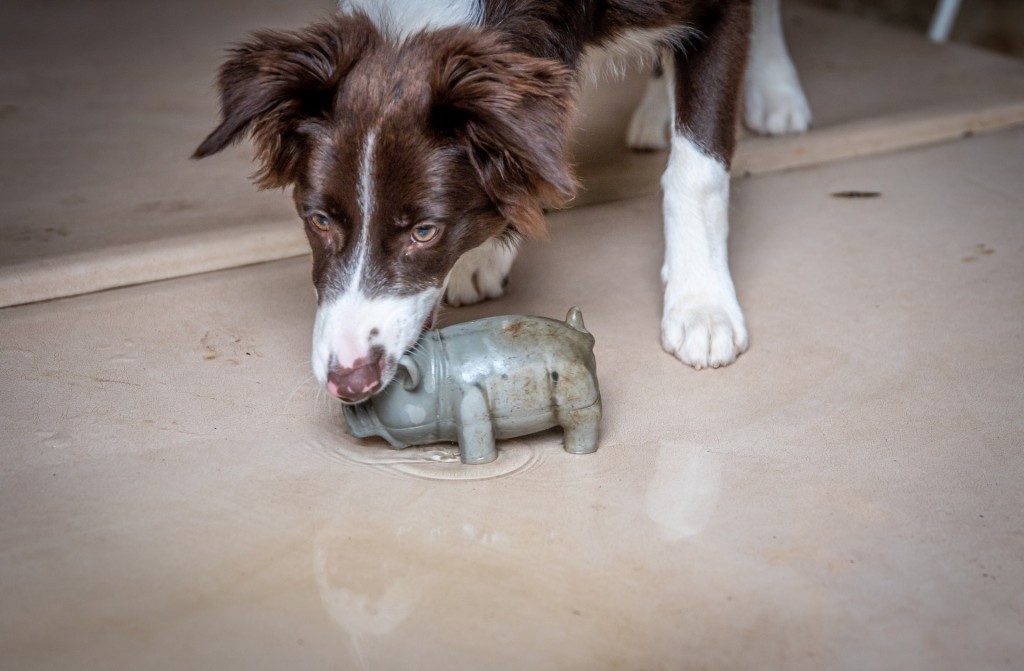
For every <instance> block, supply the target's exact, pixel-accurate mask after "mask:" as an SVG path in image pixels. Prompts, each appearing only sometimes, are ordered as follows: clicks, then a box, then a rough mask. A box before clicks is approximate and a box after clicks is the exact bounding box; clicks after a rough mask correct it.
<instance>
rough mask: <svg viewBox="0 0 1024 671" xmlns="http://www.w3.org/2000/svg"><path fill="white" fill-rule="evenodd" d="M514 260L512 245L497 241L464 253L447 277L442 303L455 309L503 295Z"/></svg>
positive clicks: (488, 242) (514, 249)
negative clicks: (445, 302) (444, 302)
mask: <svg viewBox="0 0 1024 671" xmlns="http://www.w3.org/2000/svg"><path fill="white" fill-rule="evenodd" d="M515 258H516V248H515V246H514V244H512V243H508V242H501V241H498V240H488V241H487V242H485V243H484V244H482V245H480V246H479V247H477V248H476V249H472V250H470V251H468V252H466V253H465V254H463V255H462V257H461V258H460V259H459V260H458V261H456V262H455V267H454V268H452V271H451V272H450V273H449V274H448V285H447V288H446V290H445V295H444V297H445V300H446V301H447V302H448V304H449V305H451V306H453V307H458V306H460V305H472V304H473V303H479V302H480V301H482V300H486V299H488V298H499V297H500V296H502V295H504V293H505V285H506V284H507V283H508V274H509V272H511V270H512V263H513V261H515Z"/></svg>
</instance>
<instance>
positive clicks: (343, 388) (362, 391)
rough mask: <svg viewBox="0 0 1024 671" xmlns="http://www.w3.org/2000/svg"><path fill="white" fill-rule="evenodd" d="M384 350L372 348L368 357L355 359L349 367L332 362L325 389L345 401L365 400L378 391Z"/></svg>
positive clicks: (357, 401) (356, 401)
mask: <svg viewBox="0 0 1024 671" xmlns="http://www.w3.org/2000/svg"><path fill="white" fill-rule="evenodd" d="M383 362H384V351H383V350H381V349H376V348H375V349H373V350H371V351H370V355H369V356H368V357H364V358H361V359H356V360H355V361H354V362H353V363H352V366H351V367H344V366H340V365H338V363H337V362H332V363H331V366H330V368H329V369H328V371H327V391H329V392H330V393H331V394H333V395H334V396H337V397H338V398H339V399H341V400H342V401H344V402H345V403H359V402H360V401H365V400H366V399H368V398H369V397H370V396H372V395H373V394H375V393H377V392H378V391H380V388H381V375H382V372H383V371H382V368H383Z"/></svg>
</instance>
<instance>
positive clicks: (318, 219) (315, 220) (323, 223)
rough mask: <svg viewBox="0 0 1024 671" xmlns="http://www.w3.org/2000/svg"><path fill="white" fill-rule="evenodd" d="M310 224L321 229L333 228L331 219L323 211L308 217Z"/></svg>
mask: <svg viewBox="0 0 1024 671" xmlns="http://www.w3.org/2000/svg"><path fill="white" fill-rule="evenodd" d="M308 221H309V225H310V226H312V227H313V228H315V229H317V230H319V231H324V232H326V231H329V230H331V220H330V219H328V218H327V215H326V214H324V213H323V212H314V213H313V214H311V215H309V217H308Z"/></svg>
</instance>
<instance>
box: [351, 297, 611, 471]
mask: <svg viewBox="0 0 1024 671" xmlns="http://www.w3.org/2000/svg"><path fill="white" fill-rule="evenodd" d="M398 366H399V374H398V376H397V377H396V379H395V380H394V381H393V382H392V383H391V384H390V385H388V387H387V388H386V389H384V390H383V391H382V392H381V393H379V394H377V395H376V396H374V397H372V398H370V399H369V400H366V401H364V402H362V403H360V404H358V405H354V406H345V419H346V420H347V421H348V426H349V430H350V431H351V432H352V435H353V436H355V437H357V438H365V437H367V436H381V437H383V438H384V439H386V440H387V441H388V442H389V443H391V446H392V447H394V448H396V449H400V448H403V447H409V446H410V445H427V444H430V443H438V442H456V441H457V442H458V443H459V453H460V455H461V457H462V461H463V463H467V464H484V463H487V462H489V461H493V460H494V458H495V457H496V456H497V451H496V450H495V447H494V441H495V440H496V439H504V438H515V437H517V436H525V435H526V434H529V433H535V432H537V431H541V430H543V429H547V428H550V427H552V426H561V427H562V429H563V431H564V440H565V449H566V451H568V452H572V453H575V454H587V453H589V452H593V451H594V450H596V449H597V435H598V424H600V422H601V393H600V391H599V390H598V388H597V368H596V363H595V361H594V336H592V335H590V333H588V332H587V330H586V329H585V328H584V326H583V315H582V314H581V313H580V311H579V308H575V307H574V308H572V309H571V310H569V314H568V315H567V316H566V318H565V321H564V322H560V321H556V320H554V319H544V318H542V317H520V316H506V317H490V318H488V319H480V320H477V321H473V322H469V323H466V324H456V325H455V326H449V327H447V328H443V329H440V330H435V331H427V332H426V333H424V334H423V338H422V339H421V340H420V342H419V343H418V344H417V345H416V347H415V348H414V349H413V351H411V352H409V353H408V354H406V355H404V356H403V357H402V358H401V360H400V361H399V362H398Z"/></svg>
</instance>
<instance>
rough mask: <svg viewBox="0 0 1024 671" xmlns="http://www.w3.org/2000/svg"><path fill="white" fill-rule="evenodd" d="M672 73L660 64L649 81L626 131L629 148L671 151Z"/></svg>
mask: <svg viewBox="0 0 1024 671" xmlns="http://www.w3.org/2000/svg"><path fill="white" fill-rule="evenodd" d="M671 87H672V73H671V72H666V71H665V67H664V66H663V65H662V63H661V62H659V63H658V64H657V65H656V66H655V67H654V73H653V74H652V75H651V78H650V79H648V80H647V88H646V89H644V95H643V98H641V99H640V104H639V105H637V106H636V109H635V110H633V116H632V117H631V118H630V120H629V128H628V129H627V130H626V146H627V147H629V148H630V149H635V150H636V151H658V150H661V149H668V146H669V144H668V143H669V132H670V131H671V128H672V101H671V98H670V96H671V95H672V91H671Z"/></svg>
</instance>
